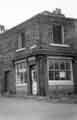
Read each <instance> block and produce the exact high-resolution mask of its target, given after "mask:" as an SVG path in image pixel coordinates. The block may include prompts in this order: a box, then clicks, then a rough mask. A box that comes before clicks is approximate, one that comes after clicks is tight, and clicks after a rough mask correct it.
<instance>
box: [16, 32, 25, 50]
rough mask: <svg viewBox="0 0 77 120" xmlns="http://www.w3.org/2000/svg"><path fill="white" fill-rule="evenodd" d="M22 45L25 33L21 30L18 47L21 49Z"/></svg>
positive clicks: (23, 44) (23, 45)
mask: <svg viewBox="0 0 77 120" xmlns="http://www.w3.org/2000/svg"><path fill="white" fill-rule="evenodd" d="M24 47H25V33H24V32H22V33H21V34H19V39H18V49H21V48H24Z"/></svg>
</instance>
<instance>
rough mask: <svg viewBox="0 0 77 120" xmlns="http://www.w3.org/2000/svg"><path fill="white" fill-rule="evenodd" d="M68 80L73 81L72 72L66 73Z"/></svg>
mask: <svg viewBox="0 0 77 120" xmlns="http://www.w3.org/2000/svg"><path fill="white" fill-rule="evenodd" d="M66 80H71V71H66Z"/></svg>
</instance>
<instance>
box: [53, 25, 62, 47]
mask: <svg viewBox="0 0 77 120" xmlns="http://www.w3.org/2000/svg"><path fill="white" fill-rule="evenodd" d="M54 25H55V26H61V43H55V42H54V37H53V34H54V33H53V32H54V31H53V27H54ZM52 41H53V44H55V45H63V44H64V26H63V25H62V24H57V23H54V24H53V25H52Z"/></svg>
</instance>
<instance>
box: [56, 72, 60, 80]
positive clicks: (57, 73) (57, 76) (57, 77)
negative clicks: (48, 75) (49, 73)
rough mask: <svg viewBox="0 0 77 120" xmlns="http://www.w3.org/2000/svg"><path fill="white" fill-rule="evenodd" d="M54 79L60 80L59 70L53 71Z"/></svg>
mask: <svg viewBox="0 0 77 120" xmlns="http://www.w3.org/2000/svg"><path fill="white" fill-rule="evenodd" d="M55 80H60V78H59V71H55Z"/></svg>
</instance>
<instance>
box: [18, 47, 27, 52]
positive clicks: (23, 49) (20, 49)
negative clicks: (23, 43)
mask: <svg viewBox="0 0 77 120" xmlns="http://www.w3.org/2000/svg"><path fill="white" fill-rule="evenodd" d="M25 49H26V48H21V49H17V50H16V52H20V51H23V50H25Z"/></svg>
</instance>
